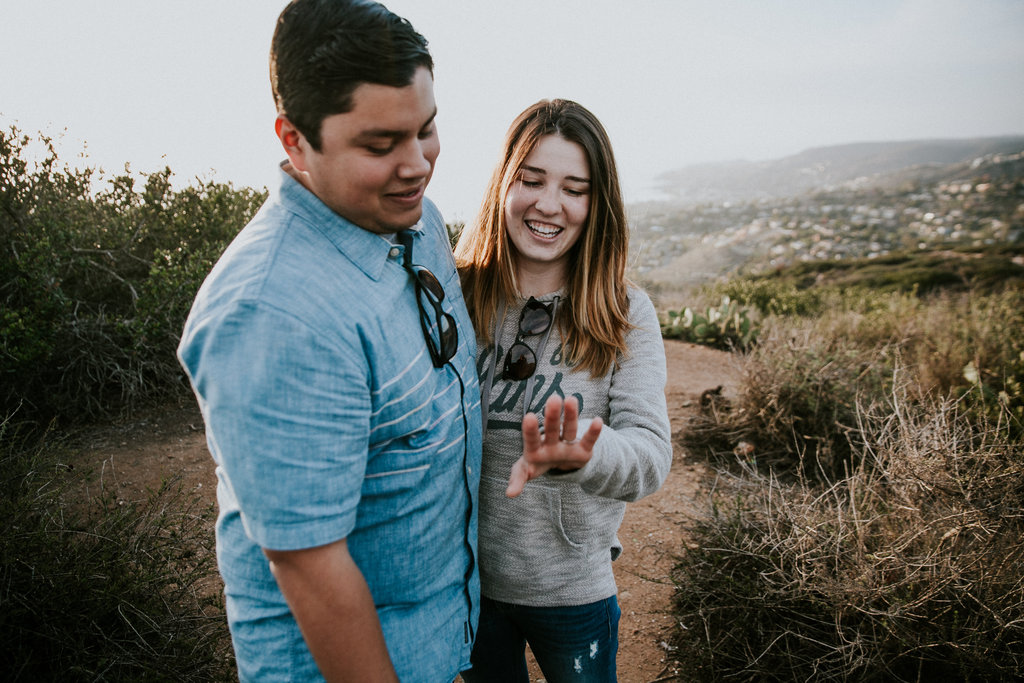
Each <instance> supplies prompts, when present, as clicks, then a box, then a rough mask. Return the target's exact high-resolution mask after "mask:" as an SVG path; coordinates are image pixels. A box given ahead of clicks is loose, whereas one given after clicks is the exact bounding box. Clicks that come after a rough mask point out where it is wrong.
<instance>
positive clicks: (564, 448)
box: [505, 396, 603, 498]
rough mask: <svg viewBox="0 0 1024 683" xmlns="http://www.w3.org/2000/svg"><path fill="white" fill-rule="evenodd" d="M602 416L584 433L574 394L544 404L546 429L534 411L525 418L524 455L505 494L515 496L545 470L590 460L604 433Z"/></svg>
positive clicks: (576, 466) (567, 467)
mask: <svg viewBox="0 0 1024 683" xmlns="http://www.w3.org/2000/svg"><path fill="white" fill-rule="evenodd" d="M602 424H603V422H602V421H601V418H599V417H596V418H594V419H593V421H591V423H590V426H589V427H587V429H586V431H585V432H584V433H583V434H582V436H580V435H577V433H576V432H577V429H578V428H579V402H578V401H577V400H576V399H575V398H573V397H570V398H567V399H565V400H564V401H563V400H562V397H561V396H552V397H551V398H549V399H548V400H547V403H545V404H544V433H543V434H542V433H541V431H540V421H539V420H538V419H537V416H536V415H534V414H533V413H528V414H527V415H526V417H524V418H523V455H522V456H521V457H520V458H519V460H517V461H516V463H515V464H514V465H513V466H512V474H511V476H509V478H508V488H507V489H506V490H505V495H506V496H508V497H509V498H515V497H516V496H518V495H519V494H520V493H522V491H523V487H524V486H525V485H526V482H528V481H530V480H531V479H536V478H537V477H539V476H540V475H542V474H544V473H545V472H547V471H549V470H552V469H558V470H578V469H579V468H581V467H583V466H584V465H586V464H587V463H588V462H590V457H591V455H593V451H594V444H595V443H596V442H597V437H598V436H600V435H601V426H602Z"/></svg>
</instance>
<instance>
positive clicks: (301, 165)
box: [274, 115, 310, 173]
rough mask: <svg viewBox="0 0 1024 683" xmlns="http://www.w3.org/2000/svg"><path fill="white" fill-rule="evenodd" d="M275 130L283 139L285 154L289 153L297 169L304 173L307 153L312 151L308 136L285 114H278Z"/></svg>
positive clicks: (289, 158) (279, 138)
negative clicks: (307, 139)
mask: <svg viewBox="0 0 1024 683" xmlns="http://www.w3.org/2000/svg"><path fill="white" fill-rule="evenodd" d="M274 132H275V133H277V138H278V140H280V141H281V146H282V147H284V151H285V154H287V155H288V160H289V161H291V162H292V166H293V167H294V168H295V170H297V171H300V172H303V173H304V172H305V171H306V155H307V154H308V153H309V152H310V146H309V143H308V142H307V141H306V138H305V137H304V136H303V135H302V133H300V132H299V129H298V128H296V127H295V125H294V124H292V122H291V121H289V120H288V118H287V117H286V116H284V115H280V116H278V117H277V120H276V121H274Z"/></svg>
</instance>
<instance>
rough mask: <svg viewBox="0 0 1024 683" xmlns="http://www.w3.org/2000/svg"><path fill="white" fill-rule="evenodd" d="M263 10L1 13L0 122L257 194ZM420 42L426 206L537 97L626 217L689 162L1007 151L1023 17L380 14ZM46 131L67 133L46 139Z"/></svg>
mask: <svg viewBox="0 0 1024 683" xmlns="http://www.w3.org/2000/svg"><path fill="white" fill-rule="evenodd" d="M284 4H285V3H284V2H283V0H173V1H171V2H153V1H152V0H81V1H76V0H32V1H31V2H29V1H27V0H21V1H19V2H14V1H13V0H0V10H2V12H0V16H3V17H4V21H3V25H2V27H0V64H2V66H0V124H2V125H3V126H4V127H5V128H7V127H9V126H10V125H11V124H16V125H17V126H18V127H19V128H20V129H21V130H22V132H25V133H30V134H34V133H36V132H39V131H42V132H44V133H47V134H50V135H55V136H59V135H62V134H63V136H64V137H63V142H62V144H61V149H62V154H63V155H64V156H65V157H69V155H70V156H74V155H76V154H78V153H79V152H81V151H82V149H83V146H85V153H86V154H87V158H88V161H89V163H90V164H91V165H94V166H100V167H102V168H103V169H104V170H106V171H107V172H119V171H120V170H121V169H122V168H123V166H124V164H125V162H130V163H131V167H132V170H133V171H137V172H149V171H155V170H159V169H161V168H163V166H164V165H169V166H170V167H171V169H172V170H173V171H174V173H175V178H176V179H177V181H178V183H179V184H187V183H188V182H190V181H192V179H193V178H195V177H196V176H199V177H201V178H203V179H211V178H212V179H214V180H221V181H231V182H233V183H235V184H236V185H252V186H256V187H262V186H264V185H266V184H267V183H268V182H270V179H271V178H272V177H273V173H274V168H275V166H276V163H277V161H279V160H280V158H282V156H283V155H282V153H281V151H280V147H279V143H278V142H277V139H276V138H275V137H274V134H273V119H274V109H273V104H272V101H271V97H270V91H269V86H268V81H267V52H268V48H269V44H270V37H271V34H272V32H273V26H274V22H275V20H276V18H277V15H278V14H279V12H280V10H281V8H282V7H283V6H284ZM385 4H387V5H388V7H390V8H391V9H392V10H394V11H395V12H397V13H398V14H401V15H403V16H405V17H406V18H408V19H409V20H410V21H411V22H412V23H413V25H414V26H415V27H416V28H417V30H419V31H420V32H421V33H422V34H424V35H425V36H426V37H427V39H428V40H429V41H430V45H431V51H432V53H433V55H434V60H435V64H436V68H435V77H436V86H435V93H436V97H437V102H438V106H439V110H440V111H439V115H438V125H439V130H440V135H441V145H442V148H441V156H440V158H439V160H438V164H437V169H436V172H435V175H434V180H433V182H432V183H431V187H430V190H429V194H430V195H431V196H432V197H433V198H434V200H435V201H436V202H437V203H438V205H439V206H440V207H441V209H442V211H443V212H444V213H445V216H446V218H448V219H449V220H467V219H469V218H471V217H472V214H473V213H474V212H475V210H476V208H477V206H478V204H479V200H480V196H481V193H482V192H483V189H484V185H485V183H486V181H487V178H488V176H489V174H490V170H491V168H492V166H493V164H494V163H495V162H496V160H497V156H498V149H499V146H500V143H501V138H502V136H503V135H504V132H505V129H506V128H507V126H508V124H509V123H510V122H511V120H512V119H513V117H514V116H515V115H516V114H518V113H519V112H520V111H521V110H522V109H524V108H525V107H526V106H528V105H530V104H532V103H533V102H535V101H537V100H539V99H541V98H551V97H565V98H570V99H575V100H577V101H579V102H580V103H581V104H583V105H584V106H586V107H588V108H589V109H591V110H592V111H593V112H594V113H595V114H597V116H598V117H599V118H600V119H601V120H602V121H603V122H604V124H605V126H606V127H607V128H608V131H609V134H610V135H611V138H612V144H613V146H614V148H615V152H616V155H617V158H618V161H619V165H620V173H621V175H622V181H623V183H624V186H625V188H626V194H627V196H626V199H627V201H635V200H639V199H644V198H647V197H649V196H650V194H651V188H652V187H653V186H654V179H655V178H656V176H657V175H658V174H660V173H662V172H664V171H668V170H671V169H675V168H679V167H682V166H686V165H689V164H693V163H700V162H707V161H725V160H733V159H749V160H759V159H771V158H777V157H782V156H786V155H789V154H795V153H797V152H799V151H802V150H804V149H806V148H808V147H816V146H823V145H832V144H842V143H849V142H864V141H882V140H904V139H914V138H953V137H974V136H989V135H1002V134H1021V133H1024V37H1022V36H1024V1H1022V0H890V1H884V0H843V1H839V0H789V1H787V0H775V1H769V0H631V1H626V0H517V1H516V2H509V1H508V0H475V1H469V0H465V1H463V0H392V1H391V2H386V3H385ZM65 130H66V133H64V131H65Z"/></svg>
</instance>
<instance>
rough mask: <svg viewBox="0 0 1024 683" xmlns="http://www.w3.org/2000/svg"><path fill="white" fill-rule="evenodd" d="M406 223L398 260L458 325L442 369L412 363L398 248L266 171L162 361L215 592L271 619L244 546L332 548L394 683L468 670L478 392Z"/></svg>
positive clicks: (412, 328) (451, 283) (449, 278)
mask: <svg viewBox="0 0 1024 683" xmlns="http://www.w3.org/2000/svg"><path fill="white" fill-rule="evenodd" d="M413 231H414V244H415V247H414V249H413V256H414V259H415V261H416V263H417V264H418V265H422V266H424V267H426V268H428V269H429V270H430V271H432V272H433V273H434V274H435V275H436V276H437V278H438V280H439V281H440V283H441V285H442V287H443V289H444V292H445V298H444V300H443V302H442V306H443V307H444V309H445V311H447V312H449V313H450V314H451V315H452V316H454V317H455V320H456V324H457V327H458V331H459V344H458V351H457V353H456V355H455V357H454V358H453V359H452V361H451V362H450V363H449V364H447V365H445V366H444V367H442V368H435V367H434V365H433V363H432V361H431V358H430V355H429V353H428V350H427V345H426V341H425V340H424V337H423V334H424V333H423V331H422V329H421V326H420V319H419V309H418V308H417V305H416V292H415V289H414V286H413V280H412V278H411V277H410V275H409V274H408V273H407V271H406V270H405V269H404V268H403V267H402V254H403V247H401V246H399V245H396V244H393V243H392V242H390V241H389V240H387V239H386V238H384V237H382V236H380V235H377V234H373V233H370V232H368V231H366V230H363V229H361V228H359V227H357V226H356V225H354V224H352V223H350V222H348V221H347V220H345V219H343V218H341V217H340V216H338V215H337V214H335V213H334V212H333V211H331V210H330V209H329V208H328V207H327V206H326V205H324V204H323V203H322V202H320V200H319V199H317V198H316V197H315V196H314V195H313V194H312V193H310V192H309V191H308V190H306V189H305V188H304V187H303V186H302V185H301V184H300V183H298V182H297V181H295V180H294V179H293V178H291V177H290V176H289V175H287V174H286V173H284V172H283V171H282V172H281V174H280V185H279V187H277V188H276V189H274V190H272V192H271V195H270V197H269V198H268V200H267V202H266V203H265V204H264V206H263V207H262V208H261V209H260V211H259V213H258V214H257V215H256V216H255V217H254V219H253V220H252V221H251V222H250V224H249V225H247V226H246V227H245V228H244V229H243V230H242V232H241V233H239V235H238V237H237V238H236V239H235V240H234V241H233V242H232V244H231V245H230V246H229V248H228V249H227V250H226V251H225V253H224V255H223V256H222V257H221V259H220V260H219V262H218V263H217V265H216V266H215V268H214V269H213V271H212V272H211V274H210V275H209V277H208V278H207V280H206V282H205V283H204V284H203V286H202V288H201V289H200V292H199V294H198V296H197V298H196V301H195V304H194V305H193V309H192V312H191V314H190V316H189V319H188V322H187V323H186V326H185V330H184V333H183V335H182V341H181V345H180V347H179V350H178V354H179V358H180V360H181V362H182V365H183V367H184V368H185V369H186V371H187V373H188V375H189V378H190V380H191V382H192V385H193V388H194V390H195V392H196V396H197V398H198V400H199V403H200V407H201V408H202V412H203V417H204V420H205V422H206V430H207V441H208V444H209V447H210V451H211V453H212V455H213V458H214V460H215V461H216V463H217V466H218V467H217V475H218V490H217V496H218V503H219V506H220V514H219V517H218V522H217V556H218V563H219V566H220V570H221V574H222V576H223V578H224V582H225V587H226V590H227V592H228V595H229V597H230V596H231V595H232V594H236V595H239V596H244V598H245V601H244V602H245V604H259V605H262V606H263V607H261V609H266V608H267V606H277V607H278V608H281V609H286V605H285V603H284V600H283V596H282V595H281V594H280V591H279V590H278V588H277V584H276V582H275V581H274V578H273V576H272V575H271V573H270V571H269V567H268V563H267V560H266V558H265V556H264V554H263V553H262V550H261V548H268V549H274V550H295V549H302V548H310V547H316V546H320V545H325V544H328V543H332V542H335V541H338V540H340V539H347V544H348V549H349V552H350V554H351V555H352V557H353V559H354V560H355V562H356V564H357V565H358V566H359V568H360V569H361V571H362V573H363V575H364V576H365V577H366V580H367V583H368V585H369V587H370V591H371V593H372V594H373V598H374V601H375V603H376V606H377V611H378V615H379V617H380V621H381V625H382V627H383V630H384V635H385V639H386V641H387V644H388V649H389V652H390V654H391V658H392V661H393V663H394V664H395V667H396V669H397V670H398V673H399V676H400V678H401V680H403V681H417V680H425V681H426V680H430V681H436V680H442V679H443V678H445V677H447V679H448V680H450V679H451V678H454V676H455V675H456V674H457V673H458V671H459V670H460V669H463V668H465V667H466V666H467V665H468V654H469V647H470V642H469V640H470V638H469V636H470V635H471V634H472V631H473V626H474V624H475V619H476V614H477V610H478V607H477V604H476V603H477V599H476V595H477V594H478V590H479V587H478V578H477V572H476V563H475V552H476V549H475V548H476V504H475V502H476V501H475V497H476V492H477V486H478V483H479V459H480V439H481V435H480V426H479V421H480V416H479V414H480V392H479V387H478V384H477V377H476V372H475V368H474V358H475V354H476V342H475V335H474V334H473V332H472V327H471V325H470V322H469V316H468V314H467V312H466V308H465V303H464V301H463V299H462V294H461V291H460V288H459V281H458V275H457V273H456V270H455V263H454V259H453V257H452V253H451V248H450V246H449V243H448V237H447V231H446V229H445V226H444V222H443V220H442V219H441V216H440V214H439V213H438V211H437V210H436V208H435V207H434V206H433V205H432V204H431V203H430V202H429V201H424V212H423V217H422V219H421V220H420V222H419V224H417V225H416V226H414V228H413ZM238 604H243V602H242V601H239V602H238ZM229 616H230V615H229ZM236 616H237V615H236ZM242 616H244V615H242ZM285 621H287V620H285ZM288 628H292V629H294V628H295V626H294V623H291V624H290V625H289V626H288ZM296 633H297V629H296V630H295V632H294V633H292V634H291V636H293V637H294V636H295V634H296Z"/></svg>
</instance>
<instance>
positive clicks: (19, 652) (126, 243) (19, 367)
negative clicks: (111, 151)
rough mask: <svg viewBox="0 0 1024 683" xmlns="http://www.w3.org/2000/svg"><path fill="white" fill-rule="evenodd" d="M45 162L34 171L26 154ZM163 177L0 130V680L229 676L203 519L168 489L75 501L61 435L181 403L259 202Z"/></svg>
mask: <svg viewBox="0 0 1024 683" xmlns="http://www.w3.org/2000/svg"><path fill="white" fill-rule="evenodd" d="M36 147H38V148H41V150H42V153H41V154H40V155H39V157H38V161H32V159H31V156H32V155H31V151H32V149H33V148H36ZM170 178H171V172H170V170H169V169H164V170H163V171H159V172H156V173H150V174H147V175H145V176H144V177H143V180H142V182H141V183H136V180H135V177H134V176H133V175H132V174H131V173H129V171H128V169H127V168H126V169H125V172H124V173H123V174H122V175H118V176H115V177H113V178H110V179H104V178H103V177H101V174H100V173H99V172H97V171H96V170H95V169H91V168H86V169H73V168H69V167H67V166H66V165H63V164H61V162H60V160H59V159H58V158H57V155H56V153H55V151H54V148H53V145H52V144H51V141H50V140H49V139H47V138H40V139H36V140H33V139H31V138H29V137H28V136H25V135H22V134H21V133H19V131H17V130H16V129H14V128H12V129H10V130H0V520H2V521H0V636H2V640H3V642H4V652H3V655H0V661H2V662H3V664H2V666H0V668H2V669H3V671H4V672H5V674H6V676H5V679H6V680H11V681H41V680H72V681H75V680H82V681H98V680H105V681H211V680H226V679H228V678H230V676H231V673H232V667H233V663H232V659H231V657H230V641H229V638H228V633H227V624H226V621H225V619H224V613H223V604H222V599H221V597H220V595H219V591H216V590H211V587H210V578H211V576H212V575H213V573H214V572H215V571H216V567H215V564H214V560H213V553H212V546H213V533H212V524H213V510H211V509H209V507H204V506H203V505H201V504H200V502H199V500H198V499H197V497H196V495H195V494H193V493H186V492H184V491H182V490H181V488H180V486H178V485H177V484H176V483H175V482H166V483H165V485H164V486H163V487H161V488H160V489H159V490H157V491H153V492H151V495H150V496H149V498H148V499H147V500H146V501H144V502H142V503H124V502H123V501H116V500H113V499H112V498H111V497H110V496H109V494H108V493H107V492H105V491H101V493H100V496H99V498H98V499H90V500H81V499H79V498H78V496H80V495H81V489H80V487H77V486H73V484H74V483H76V482H79V481H80V480H81V477H82V476H83V474H84V473H82V472H81V471H80V470H76V469H75V463H74V457H73V456H74V448H73V446H72V444H71V442H69V440H68V438H67V436H62V435H61V434H62V430H64V429H65V428H67V427H69V426H72V425H76V424H80V423H81V422H82V421H84V420H89V419H96V418H99V417H103V416H111V415H116V414H118V413H119V412H121V411H124V410H127V409H130V408H131V407H133V406H135V405H138V404H140V403H142V402H144V401H147V400H153V399H155V398H159V397H161V396H167V395H168V394H170V393H173V392H183V391H185V387H184V385H183V384H182V382H181V380H180V376H181V373H180V371H179V369H178V366H177V362H176V360H175V357H174V349H175V347H176V346H177V342H178V335H179V333H180V330H181V326H182V323H183V322H184V319H185V315H186V314H187V312H188V310H189V307H190V306H191V304H192V299H193V298H194V296H195V293H196V290H197V289H198V287H199V284H200V283H201V282H202V279H203V278H204V277H205V276H206V273H207V271H208V270H209V268H210V267H211V266H212V264H213V262H214V261H215V260H216V258H217V257H218V256H219V254H220V253H221V251H222V250H223V248H224V247H225V246H226V244H227V242H228V240H230V238H231V237H233V236H234V234H235V233H237V231H238V230H239V229H240V228H241V227H242V226H243V225H244V224H245V222H246V221H247V220H248V218H249V216H250V215H251V214H252V213H253V212H254V211H255V209H256V208H257V207H258V205H259V203H260V202H261V201H262V195H261V193H258V192H255V191H253V190H249V189H243V190H237V189H234V188H232V187H231V186H230V185H225V184H217V183H210V182H206V183H200V184H198V185H195V186H191V187H187V188H185V189H182V190H179V191H175V190H173V189H172V187H171V183H170Z"/></svg>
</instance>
